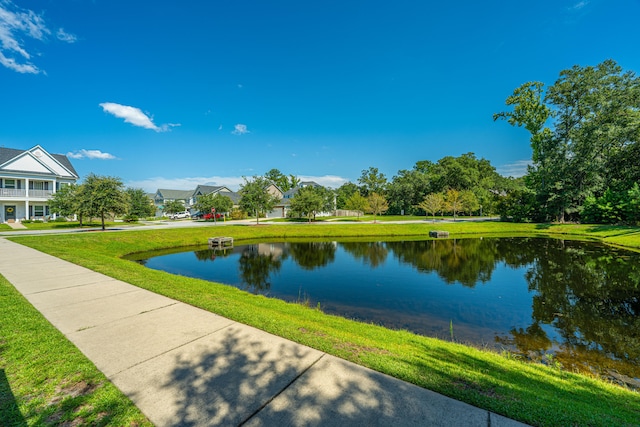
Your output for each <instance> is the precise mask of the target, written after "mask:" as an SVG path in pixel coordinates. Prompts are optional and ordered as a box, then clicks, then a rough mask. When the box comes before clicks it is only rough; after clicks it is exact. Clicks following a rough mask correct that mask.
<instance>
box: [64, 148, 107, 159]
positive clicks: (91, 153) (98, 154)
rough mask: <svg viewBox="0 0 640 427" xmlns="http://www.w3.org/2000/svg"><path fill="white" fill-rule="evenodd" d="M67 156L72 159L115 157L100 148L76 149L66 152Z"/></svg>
mask: <svg viewBox="0 0 640 427" xmlns="http://www.w3.org/2000/svg"><path fill="white" fill-rule="evenodd" d="M67 157H71V158H72V159H99V160H113V159H115V158H116V156H114V155H113V154H109V153H103V152H102V151H100V150H85V149H84V148H83V149H82V150H78V151H75V152H68V153H67Z"/></svg>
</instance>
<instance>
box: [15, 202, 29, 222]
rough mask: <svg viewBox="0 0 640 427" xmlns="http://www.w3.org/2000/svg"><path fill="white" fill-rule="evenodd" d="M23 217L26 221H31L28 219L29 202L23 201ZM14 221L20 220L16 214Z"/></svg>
mask: <svg viewBox="0 0 640 427" xmlns="http://www.w3.org/2000/svg"><path fill="white" fill-rule="evenodd" d="M24 217H25V218H26V219H31V218H29V200H28V199H27V200H25V201H24ZM16 221H20V219H19V218H18V215H17V212H16Z"/></svg>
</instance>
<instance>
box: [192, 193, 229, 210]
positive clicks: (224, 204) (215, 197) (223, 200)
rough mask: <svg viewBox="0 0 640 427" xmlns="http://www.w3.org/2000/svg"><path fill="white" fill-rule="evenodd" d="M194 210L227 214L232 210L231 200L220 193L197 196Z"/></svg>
mask: <svg viewBox="0 0 640 427" xmlns="http://www.w3.org/2000/svg"><path fill="white" fill-rule="evenodd" d="M194 208H196V209H197V210H199V211H200V212H203V213H208V212H211V210H212V209H215V211H216V212H220V213H222V212H229V211H231V209H232V208H233V200H231V198H230V197H229V196H225V195H224V194H220V193H209V194H203V195H201V196H198V199H197V200H196V203H195V204H194Z"/></svg>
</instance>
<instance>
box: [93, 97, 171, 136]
mask: <svg viewBox="0 0 640 427" xmlns="http://www.w3.org/2000/svg"><path fill="white" fill-rule="evenodd" d="M100 106H101V107H102V109H103V110H104V111H105V112H106V113H110V114H113V115H114V116H116V117H118V118H121V119H124V121H125V122H126V123H131V124H132V125H134V126H138V127H142V128H145V129H152V130H155V131H156V132H166V131H168V130H169V128H170V127H175V126H180V124H179V123H168V124H164V125H161V126H157V125H156V124H155V123H153V120H152V119H151V118H150V117H149V116H147V115H146V114H145V113H143V112H142V110H140V109H139V108H136V107H131V106H128V105H122V104H116V103H114V102H103V103H101V104H100Z"/></svg>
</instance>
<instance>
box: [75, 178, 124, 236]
mask: <svg viewBox="0 0 640 427" xmlns="http://www.w3.org/2000/svg"><path fill="white" fill-rule="evenodd" d="M82 191H83V192H84V197H86V199H85V200H86V201H87V203H88V204H87V206H86V207H87V209H88V212H89V216H93V217H99V218H100V221H101V223H102V229H103V230H104V229H105V218H106V217H107V216H110V215H113V216H116V215H121V214H123V213H125V212H127V207H128V205H127V203H128V197H127V194H126V193H125V191H124V185H123V183H122V180H121V179H120V178H117V177H112V176H98V175H94V174H89V175H88V176H87V177H86V178H85V181H84V183H83V184H82Z"/></svg>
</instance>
